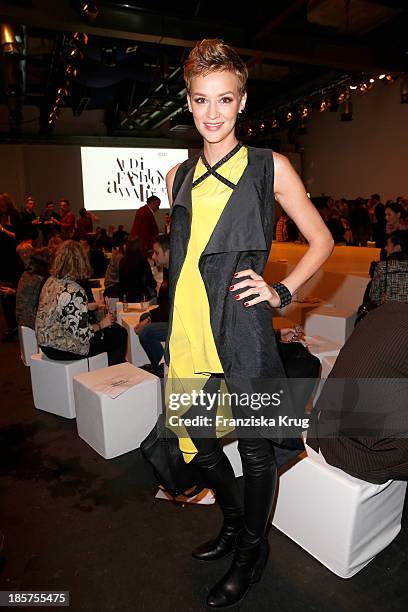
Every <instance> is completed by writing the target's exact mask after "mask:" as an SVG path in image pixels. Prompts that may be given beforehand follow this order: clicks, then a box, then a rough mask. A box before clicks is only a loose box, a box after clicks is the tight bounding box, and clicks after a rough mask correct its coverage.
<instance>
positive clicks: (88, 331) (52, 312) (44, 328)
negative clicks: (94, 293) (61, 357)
mask: <svg viewBox="0 0 408 612" xmlns="http://www.w3.org/2000/svg"><path fill="white" fill-rule="evenodd" d="M35 331H36V335H37V341H38V345H39V346H46V347H51V348H54V349H58V350H60V351H68V352H70V353H76V354H78V355H87V354H88V353H89V341H90V339H91V338H92V337H93V335H94V332H93V330H92V328H91V327H90V325H89V322H88V298H87V296H86V293H85V291H84V289H83V288H82V287H81V286H80V285H79V284H78V283H77V282H75V281H74V280H72V279H70V278H56V277H54V276H51V277H50V278H49V279H48V280H47V281H46V282H45V283H44V286H43V288H42V291H41V295H40V301H39V304H38V310H37V317H36V321H35Z"/></svg>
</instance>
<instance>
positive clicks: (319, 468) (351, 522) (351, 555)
mask: <svg viewBox="0 0 408 612" xmlns="http://www.w3.org/2000/svg"><path fill="white" fill-rule="evenodd" d="M406 487H407V483H406V482H402V481H397V480H389V481H388V482H386V483H385V484H382V485H375V484H370V483H368V482H365V481H363V480H359V479H357V478H353V477H352V476H349V475H348V474H346V473H345V472H343V471H342V470H339V469H337V468H335V467H332V466H330V465H328V464H327V463H326V461H325V460H324V457H323V456H322V455H320V454H317V453H316V452H315V451H314V450H313V449H311V448H309V447H307V457H305V458H304V459H301V460H300V461H299V462H298V463H296V464H295V465H294V466H293V467H291V468H290V469H289V470H287V471H286V472H285V473H283V474H282V475H281V476H280V479H279V491H278V497H277V503H276V509H275V513H274V517H273V520H272V523H273V525H275V527H277V528H278V529H280V531H282V532H283V533H285V534H286V535H287V536H289V537H290V538H291V539H292V540H293V541H294V542H296V543H297V544H299V546H301V547H302V548H304V549H305V550H306V551H307V552H309V553H310V554H311V555H313V556H314V557H315V558H316V559H317V560H318V561H320V563H322V564H323V565H325V566H326V567H327V568H328V569H329V570H331V571H332V572H333V573H335V574H337V576H340V577H341V578H350V577H351V576H354V574H356V573H357V572H359V571H360V570H361V569H362V568H363V567H364V566H365V565H367V564H368V563H369V562H370V561H371V560H372V559H373V558H374V557H375V555H377V554H378V553H379V552H380V551H381V550H383V549H384V548H385V547H386V546H388V544H390V542H392V540H393V539H394V538H395V537H396V535H397V534H398V533H399V531H400V529H401V515H402V510H403V506H404V498H405V492H406Z"/></svg>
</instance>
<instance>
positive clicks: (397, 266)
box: [370, 230, 408, 305]
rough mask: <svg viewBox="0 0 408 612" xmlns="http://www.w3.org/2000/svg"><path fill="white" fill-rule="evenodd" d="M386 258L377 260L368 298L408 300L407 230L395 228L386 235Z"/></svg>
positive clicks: (387, 300)
mask: <svg viewBox="0 0 408 612" xmlns="http://www.w3.org/2000/svg"><path fill="white" fill-rule="evenodd" d="M384 251H385V255H386V258H385V260H384V261H379V262H378V264H377V266H376V269H375V272H374V275H373V280H372V284H371V288H370V300H371V301H372V302H374V303H375V304H377V305H379V304H383V303H384V302H408V282H407V279H408V231H407V230H396V231H395V232H392V234H390V235H389V236H388V237H387V242H386V245H385V248H384Z"/></svg>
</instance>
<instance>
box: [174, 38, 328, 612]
mask: <svg viewBox="0 0 408 612" xmlns="http://www.w3.org/2000/svg"><path fill="white" fill-rule="evenodd" d="M184 76H185V81H186V87H187V101H188V107H189V110H190V112H192V114H193V117H194V122H195V125H196V127H197V129H198V131H199V132H200V134H201V136H202V137H203V141H204V143H203V144H204V146H203V151H202V153H201V156H200V157H199V158H198V159H197V158H191V159H189V160H187V161H186V162H183V163H182V164H180V165H178V166H176V167H175V168H173V169H172V170H170V172H169V173H168V175H167V187H168V192H169V197H170V201H173V207H172V225H171V240H170V253H171V256H170V269H169V300H170V317H169V336H168V341H167V346H166V357H167V359H166V360H167V363H168V364H169V375H168V382H167V387H166V395H167V397H169V393H173V392H175V390H180V389H183V388H185V387H186V386H188V385H187V382H188V383H190V382H191V381H193V382H194V383H195V384H196V389H197V388H200V387H201V388H202V387H204V389H206V390H209V391H211V392H212V393H214V392H216V391H217V389H219V385H220V383H221V382H222V381H223V380H225V384H226V385H227V388H228V390H229V391H234V389H236V388H237V381H239V382H240V383H243V384H244V386H245V384H246V383H248V385H251V384H252V385H253V384H255V386H256V385H257V384H258V383H259V384H261V383H262V381H263V380H265V379H278V378H283V377H285V371H284V368H283V365H282V362H281V360H280V357H279V353H278V350H277V344H276V338H275V334H274V332H273V329H272V325H271V317H272V311H271V307H274V308H279V307H281V306H284V305H286V304H288V303H289V302H290V300H291V297H292V294H293V293H294V292H295V291H297V290H298V289H299V287H300V286H301V285H302V284H303V283H304V282H305V281H306V280H307V279H308V278H310V277H311V276H312V275H313V274H314V273H315V272H316V271H317V270H318V269H319V268H320V266H321V265H322V264H323V262H324V261H325V260H326V259H327V257H328V256H329V255H330V253H331V250H332V248H333V240H332V238H331V236H330V233H329V232H328V230H327V228H326V227H325V225H324V223H323V221H322V219H321V217H320V215H319V213H318V212H317V211H316V210H315V208H314V206H313V205H312V203H311V202H310V200H309V198H308V197H307V195H306V190H305V188H304V186H303V184H302V182H301V181H300V179H299V177H298V175H297V174H296V172H295V171H294V169H293V168H292V166H291V165H290V163H289V161H288V160H287V159H286V158H285V157H284V156H282V155H279V154H276V153H273V152H272V151H271V150H266V149H254V148H252V147H246V146H243V145H242V143H240V142H238V140H237V138H236V135H235V123H236V120H237V115H238V113H240V112H242V111H243V109H244V107H245V103H246V92H245V84H246V79H247V68H246V66H245V64H244V63H243V61H242V60H241V59H240V57H239V56H238V55H237V53H236V52H235V51H234V50H233V49H232V48H231V47H229V46H228V45H226V44H225V43H224V42H223V41H221V40H218V39H215V40H203V41H201V42H199V43H198V44H197V45H196V47H195V48H194V49H193V50H192V51H191V53H190V56H189V58H188V60H187V62H186V64H185V69H184ZM274 194H275V198H276V199H277V200H278V201H279V203H280V204H281V206H282V208H283V209H284V211H285V212H286V213H287V214H288V215H289V217H290V218H291V219H293V221H294V222H295V223H296V225H297V226H298V228H299V230H300V231H301V233H302V234H303V235H304V236H305V237H306V238H307V240H308V242H309V244H310V247H309V249H308V251H307V253H306V254H305V255H304V257H303V258H302V259H301V261H300V262H299V263H298V265H297V266H296V268H295V269H294V270H293V271H292V272H291V273H290V274H289V275H288V276H287V277H286V278H285V279H283V280H282V283H277V284H275V285H274V286H273V287H272V286H269V285H268V284H267V283H266V282H265V280H264V279H263V277H262V273H263V270H264V267H265V264H266V262H267V259H268V253H269V250H270V247H271V243H272V232H273V216H274V207H273V201H274V200H273V198H274ZM254 380H255V381H258V382H257V383H254ZM248 388H249V387H248ZM252 388H253V387H252ZM201 408H202V407H201ZM238 408H239V407H238ZM188 409H189V410H192V409H193V407H192V406H190V407H189V408H188ZM183 410H184V411H185V406H184V408H183ZM234 410H235V407H234ZM212 413H213V411H212V410H209V407H208V406H207V407H206V415H210V414H212ZM279 434H280V432H276V431H271V432H270V435H268V436H267V437H265V436H263V435H259V433H258V432H257V431H256V430H253V431H251V437H248V434H247V437H241V438H240V439H239V443H238V448H239V452H240V455H241V459H242V464H243V472H244V500H243V503H242V500H241V498H240V494H239V491H238V487H237V483H236V480H235V477H234V472H233V469H232V466H231V464H230V463H229V461H228V459H227V457H226V455H225V454H224V453H223V452H222V450H221V447H220V445H219V441H218V440H217V437H216V436H217V435H219V432H218V431H215V430H214V432H213V435H211V436H210V437H208V436H207V437H203V436H198V437H197V436H195V435H194V434H193V433H192V432H191V430H190V431H189V430H187V429H184V430H182V431H181V432H180V433H179V438H180V449H181V451H182V452H183V455H184V458H185V460H186V461H187V462H189V461H192V460H193V461H195V462H196V463H197V464H198V465H199V466H200V469H201V470H202V473H203V475H204V478H205V482H206V484H207V486H209V487H211V488H212V489H213V490H214V491H215V492H216V496H217V501H218V503H219V504H220V506H221V509H222V512H223V516H224V523H223V526H222V529H221V532H220V534H219V535H218V536H217V537H216V538H215V539H214V540H212V541H210V542H208V543H205V544H203V545H202V546H200V547H199V548H197V549H196V550H195V551H193V556H194V557H195V558H197V559H201V560H207V561H209V560H213V559H219V558H221V557H222V556H224V555H226V554H228V553H230V552H232V551H234V558H233V562H232V565H231V567H230V569H229V570H228V572H227V574H226V575H225V576H224V577H223V578H222V579H221V580H220V581H219V582H218V583H217V584H216V585H215V587H214V588H213V589H212V590H211V592H210V594H209V596H208V599H207V603H208V605H209V606H211V607H214V608H217V607H220V608H221V607H225V606H228V605H232V604H234V603H236V602H238V601H239V600H240V599H241V598H242V597H243V596H244V595H245V593H246V591H247V589H248V588H249V586H250V585H251V584H252V583H254V582H256V581H258V580H259V579H260V577H261V574H262V570H263V567H264V565H265V563H266V560H267V555H268V543H267V540H266V538H265V530H266V526H267V522H268V518H269V514H270V511H271V507H272V501H273V496H274V491H275V484H276V466H277V462H279V458H278V455H279V457H280V458H282V453H284V452H285V450H284V449H283V448H280V449H278V447H277V446H276V442H277V441H278V442H280V443H283V445H284V442H285V441H284V440H283V438H282V436H280V435H279ZM267 438H270V439H267ZM271 440H272V442H271ZM274 442H275V443H274ZM288 442H289V441H288ZM299 448H301V447H300V445H298V450H295V451H294V452H295V453H298V452H299ZM291 453H292V454H293V447H292V450H286V454H287V456H290V455H291Z"/></svg>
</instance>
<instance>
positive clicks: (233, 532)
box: [191, 516, 244, 561]
mask: <svg viewBox="0 0 408 612" xmlns="http://www.w3.org/2000/svg"><path fill="white" fill-rule="evenodd" d="M243 526H244V517H243V516H236V517H225V518H224V523H223V525H222V527H221V531H220V533H219V534H218V536H217V537H216V538H215V539H213V540H210V541H209V542H205V544H201V546H197V548H195V549H194V550H193V552H192V553H191V554H192V555H193V557H194V558H195V559H200V561H215V560H216V559H221V558H222V557H225V556H226V555H229V554H230V553H232V552H233V551H234V550H235V546H236V539H237V535H238V533H239V532H240V531H241V529H242V527H243Z"/></svg>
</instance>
